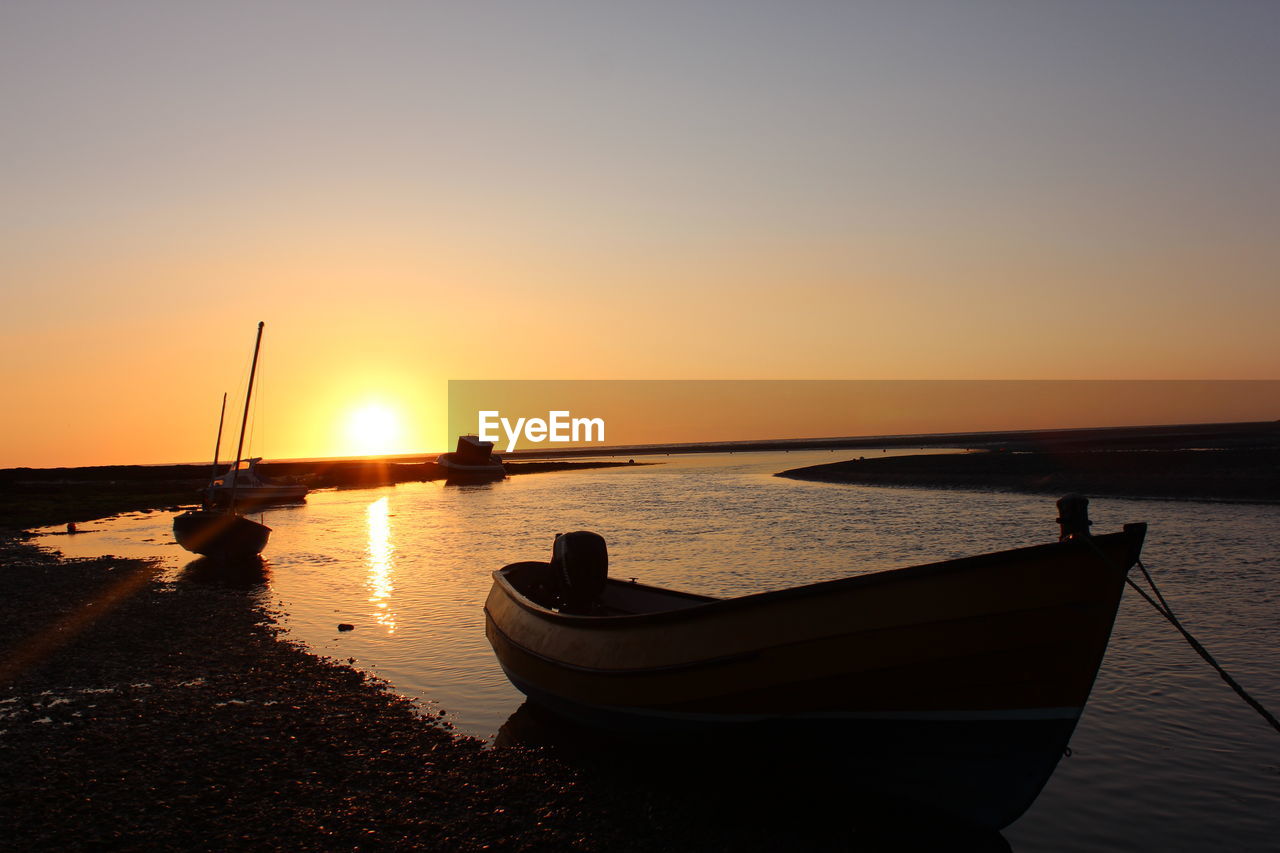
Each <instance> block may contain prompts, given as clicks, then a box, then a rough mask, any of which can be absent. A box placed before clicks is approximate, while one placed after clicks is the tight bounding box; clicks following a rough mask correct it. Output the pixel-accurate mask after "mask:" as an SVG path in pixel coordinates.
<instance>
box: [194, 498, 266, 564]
mask: <svg viewBox="0 0 1280 853" xmlns="http://www.w3.org/2000/svg"><path fill="white" fill-rule="evenodd" d="M270 536H271V528H270V527H267V526H266V525H265V524H259V523H258V522H256V521H250V520H249V519H247V518H245V517H244V516H241V515H235V514H233V513H229V512H219V511H216V510H205V509H193V510H187V511H186V512H184V513H182V514H180V515H176V516H174V519H173V537H174V539H176V540H177V541H178V544H179V545H181V546H182V547H183V548H185V549H187V550H188V551H190V552H192V553H193V554H202V555H204V556H206V557H224V558H226V557H252V556H254V555H255V554H261V553H262V549H263V548H266V547H267V539H268V538H269V537H270Z"/></svg>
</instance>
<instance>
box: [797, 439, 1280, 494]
mask: <svg viewBox="0 0 1280 853" xmlns="http://www.w3.org/2000/svg"><path fill="white" fill-rule="evenodd" d="M775 476H778V477H786V478H789V479H794V480H809V481H816V482H824V483H841V484H852V485H867V486H900V487H913V488H927V489H940V488H941V489H971V490H980V491H991V490H995V491H1011V492H1025V493H1032V494H1052V495H1063V494H1067V493H1070V492H1077V493H1080V494H1084V495H1089V496H1098V497H1103V496H1106V497H1129V498H1151V499H1159V500H1209V501H1225V502H1235V503H1267V504H1273V503H1280V449H1277V448H1274V447H1273V448H1220V449H1199V450H1193V449H1179V450H1094V451H1077V452H1061V451H1059V452H1017V453H1002V452H979V453H964V454H956V455H930V456H894V457H871V458H865V459H855V460H850V461H844V462H835V463H831V464H828V465H812V466H809V467H806V468H793V469H791V470H788V471H782V472H780V473H778V474H776V475H775Z"/></svg>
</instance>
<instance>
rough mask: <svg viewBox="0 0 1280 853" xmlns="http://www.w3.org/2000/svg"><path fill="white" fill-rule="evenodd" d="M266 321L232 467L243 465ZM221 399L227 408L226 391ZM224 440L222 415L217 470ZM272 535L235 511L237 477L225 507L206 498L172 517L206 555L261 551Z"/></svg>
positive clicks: (180, 535) (189, 545) (177, 533)
mask: <svg viewBox="0 0 1280 853" xmlns="http://www.w3.org/2000/svg"><path fill="white" fill-rule="evenodd" d="M265 325H266V324H265V323H261V322H260V323H258V336H257V338H256V339H255V340H254V343H253V364H252V366H251V367H250V368H249V386H248V388H247V389H246V390H245V394H244V413H243V414H242V415H241V418H240V440H239V443H238V444H237V445H236V461H235V464H234V465H232V466H231V470H232V471H236V470H238V469H239V468H240V454H241V452H243V450H244V430H245V425H246V424H247V423H248V421H249V401H250V399H252V397H253V378H254V375H255V374H256V373H257V371H258V351H259V349H260V348H261V347H262V328H263V326H265ZM222 402H223V410H224V411H225V409H226V396H225V395H224V396H223V398H222ZM221 443H222V419H221V417H219V420H218V440H217V444H215V446H214V451H213V460H214V461H213V464H214V468H215V470H216V468H217V465H218V445H220V444H221ZM270 536H271V528H270V527H267V526H266V525H265V524H259V523H258V522H256V521H251V520H250V519H247V518H245V517H244V516H242V515H239V514H238V513H237V512H236V486H235V483H234V481H233V483H232V487H231V495H230V497H229V500H228V505H227V507H226V508H225V509H215V508H213V507H211V506H209V505H208V502H207V501H206V505H205V506H202V507H201V508H200V509H189V510H187V511H186V512H183V513H180V514H178V515H176V516H174V517H173V538H174V539H175V540H177V542H178V544H179V545H181V546H182V547H183V548H185V549H187V550H188V551H191V552H192V553H195V554H202V555H204V556H206V557H219V558H224V559H234V558H240V557H250V556H253V555H256V554H260V553H262V549H263V548H265V547H267V539H268V538H269V537H270Z"/></svg>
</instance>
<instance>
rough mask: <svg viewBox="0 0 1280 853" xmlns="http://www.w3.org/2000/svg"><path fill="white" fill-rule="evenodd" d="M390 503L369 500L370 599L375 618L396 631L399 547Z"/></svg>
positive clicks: (381, 500)
mask: <svg viewBox="0 0 1280 853" xmlns="http://www.w3.org/2000/svg"><path fill="white" fill-rule="evenodd" d="M389 506H390V503H389V501H388V499H387V498H385V497H383V498H381V499H379V500H376V501H374V502H373V503H371V504H369V508H368V510H367V512H366V515H367V517H368V520H369V547H368V554H369V558H368V559H369V580H368V586H369V603H370V604H372V605H373V618H374V621H376V622H377V623H378V624H379V625H381V626H383V627H384V628H386V629H387V633H388V634H394V633H395V632H396V614H395V611H394V610H392V609H391V594H392V593H393V592H395V584H393V583H392V558H393V557H394V555H395V550H396V547H395V545H393V544H391V517H390V512H389Z"/></svg>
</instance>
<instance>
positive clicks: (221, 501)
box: [208, 456, 310, 508]
mask: <svg viewBox="0 0 1280 853" xmlns="http://www.w3.org/2000/svg"><path fill="white" fill-rule="evenodd" d="M261 461H262V457H261V456H255V457H254V458H252V459H244V460H241V461H240V463H239V465H238V466H237V467H236V468H234V469H232V470H229V471H227V473H225V474H223V475H222V476H220V477H216V478H214V480H213V482H211V483H210V484H209V490H208V497H209V502H210V503H213V504H217V505H219V506H229V505H230V504H231V495H232V493H234V494H235V503H236V506H239V507H242V508H243V507H248V506H262V505H265V504H278V503H296V502H297V501H301V500H305V499H306V497H307V492H308V491H310V490H309V489H308V488H307V487H306V486H303V485H300V484H298V483H278V482H276V481H274V480H271V479H268V478H267V477H264V476H262V475H261V474H259V473H258V463H259V462H261Z"/></svg>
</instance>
